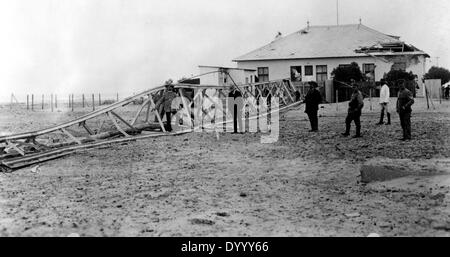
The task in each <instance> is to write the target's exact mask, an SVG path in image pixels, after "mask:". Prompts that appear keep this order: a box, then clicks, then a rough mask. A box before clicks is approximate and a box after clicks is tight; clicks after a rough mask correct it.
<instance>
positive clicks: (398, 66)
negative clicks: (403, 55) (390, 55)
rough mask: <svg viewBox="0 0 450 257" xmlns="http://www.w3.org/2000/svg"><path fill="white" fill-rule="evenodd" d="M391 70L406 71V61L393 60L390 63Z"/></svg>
mask: <svg viewBox="0 0 450 257" xmlns="http://www.w3.org/2000/svg"><path fill="white" fill-rule="evenodd" d="M391 70H402V71H406V62H395V63H394V64H393V65H392V68H391Z"/></svg>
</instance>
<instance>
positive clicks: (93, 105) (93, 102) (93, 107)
mask: <svg viewBox="0 0 450 257" xmlns="http://www.w3.org/2000/svg"><path fill="white" fill-rule="evenodd" d="M92 110H93V111H95V99H94V94H92Z"/></svg>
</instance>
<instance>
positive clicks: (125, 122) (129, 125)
mask: <svg viewBox="0 0 450 257" xmlns="http://www.w3.org/2000/svg"><path fill="white" fill-rule="evenodd" d="M110 113H111V114H112V115H114V116H116V118H118V119H119V120H120V121H121V122H123V123H124V124H125V125H127V126H128V127H130V128H131V129H136V128H135V127H133V126H132V125H131V124H130V123H128V122H127V121H126V120H124V119H123V118H122V117H120V116H119V114H117V113H115V112H114V111H111V112H110Z"/></svg>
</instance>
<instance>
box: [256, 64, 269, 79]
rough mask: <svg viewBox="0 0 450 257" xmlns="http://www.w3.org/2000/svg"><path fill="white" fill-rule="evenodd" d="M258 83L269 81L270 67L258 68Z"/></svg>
mask: <svg viewBox="0 0 450 257" xmlns="http://www.w3.org/2000/svg"><path fill="white" fill-rule="evenodd" d="M258 81H259V82H266V81H269V68H268V67H258Z"/></svg>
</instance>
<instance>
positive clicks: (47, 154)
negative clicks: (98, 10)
mask: <svg viewBox="0 0 450 257" xmlns="http://www.w3.org/2000/svg"><path fill="white" fill-rule="evenodd" d="M189 132H192V130H189V131H181V132H175V133H171V134H166V133H154V134H150V135H141V136H134V137H127V138H120V139H112V140H107V141H103V142H97V143H90V144H83V145H78V146H67V147H64V148H63V149H56V150H51V151H48V152H45V153H39V154H35V155H33V156H24V157H23V158H17V159H14V160H5V161H2V162H1V163H2V164H3V165H5V166H7V167H13V168H20V167H23V166H26V165H30V164H33V163H39V162H40V161H39V159H43V158H51V157H54V156H57V155H59V154H62V153H66V152H71V151H76V150H82V149H87V148H94V147H97V146H101V145H106V144H114V143H121V142H127V141H133V140H138V139H146V138H152V137H160V136H166V135H182V134H186V133H189ZM36 160H37V161H36ZM24 162H27V163H26V164H24V165H23V164H22V165H21V163H24Z"/></svg>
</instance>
